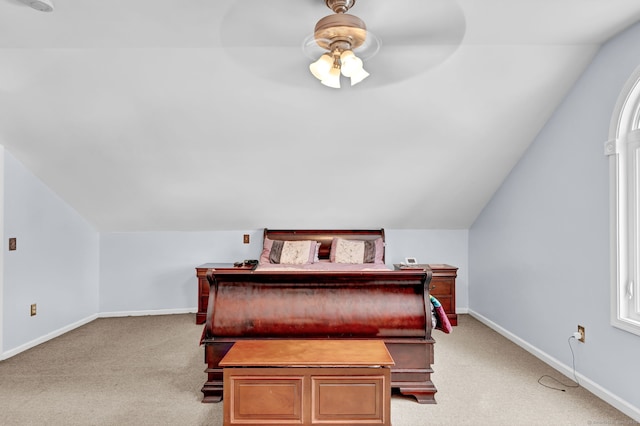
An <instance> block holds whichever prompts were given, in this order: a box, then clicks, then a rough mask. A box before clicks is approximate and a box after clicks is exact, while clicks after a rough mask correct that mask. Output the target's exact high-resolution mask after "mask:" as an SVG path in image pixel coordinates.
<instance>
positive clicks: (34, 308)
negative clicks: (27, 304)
mask: <svg viewBox="0 0 640 426" xmlns="http://www.w3.org/2000/svg"><path fill="white" fill-rule="evenodd" d="M36 312H37V311H36V304H35V303H34V304H33V305H31V316H34V315H35V314H36Z"/></svg>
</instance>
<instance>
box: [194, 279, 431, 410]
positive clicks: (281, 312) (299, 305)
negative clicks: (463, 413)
mask: <svg viewBox="0 0 640 426" xmlns="http://www.w3.org/2000/svg"><path fill="white" fill-rule="evenodd" d="M207 278H208V280H209V284H210V294H209V306H208V310H207V321H206V325H205V329H204V332H203V337H202V344H203V345H204V349H205V363H206V364H207V368H206V374H207V381H206V382H205V384H204V386H203V388H202V393H203V394H204V398H203V402H219V401H221V399H222V390H223V382H222V368H221V367H220V366H219V362H220V360H221V359H222V358H223V357H224V355H225V354H226V353H227V351H228V350H229V349H230V348H231V346H233V343H234V342H236V341H238V340H242V339H285V338H286V339H296V338H300V339H381V340H383V341H384V342H385V344H386V345H387V348H388V350H389V352H390V353H391V356H392V357H393V359H394V361H395V365H394V366H393V367H392V368H391V386H392V388H396V389H397V390H398V391H399V392H401V393H403V394H405V395H413V396H415V397H416V399H417V400H418V402H420V403H435V397H434V395H435V393H436V388H435V386H434V385H433V382H432V381H431V373H432V368H431V366H432V364H433V361H434V360H433V344H434V341H433V339H432V338H431V330H432V324H431V315H430V302H429V293H428V286H429V282H430V280H431V273H430V271H424V270H402V271H367V272H324V271H306V272H291V271H283V272H273V271H271V272H268V271H262V272H261V271H252V272H247V271H219V270H218V271H216V270H210V271H208V273H207Z"/></svg>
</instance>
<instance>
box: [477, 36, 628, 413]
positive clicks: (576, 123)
mask: <svg viewBox="0 0 640 426" xmlns="http://www.w3.org/2000/svg"><path fill="white" fill-rule="evenodd" d="M638 46H640V25H636V26H634V27H632V28H631V29H629V30H628V31H626V32H624V33H623V34H621V35H620V36H618V37H616V38H614V39H612V40H610V42H609V43H607V44H606V45H605V46H603V48H602V49H601V50H600V52H599V53H598V55H597V56H596V57H595V58H594V61H593V63H592V64H591V65H590V67H589V68H588V69H587V70H586V71H585V73H584V74H583V76H582V77H581V78H580V79H579V80H578V81H577V83H576V85H575V87H574V88H573V89H572V91H571V92H570V93H569V94H568V96H567V98H566V99H565V101H564V102H563V103H562V104H561V106H560V107H559V108H558V110H557V111H556V113H555V114H554V116H553V117H552V118H551V119H550V120H549V122H548V123H547V124H546V126H545V127H544V129H543V130H542V131H541V132H540V134H539V135H538V137H537V139H536V140H535V142H534V143H533V144H532V145H531V147H530V148H529V149H528V151H527V152H526V154H525V155H524V156H523V158H522V159H521V161H520V162H519V164H518V165H517V166H516V167H515V168H514V169H513V170H512V172H511V174H510V176H509V177H508V178H507V179H506V180H505V182H504V183H503V185H502V187H501V188H500V189H499V190H498V191H497V193H496V194H495V196H494V197H493V199H492V200H491V201H490V202H489V204H488V205H487V206H486V207H485V209H484V210H483V212H482V213H481V214H480V216H479V217H478V219H477V220H476V222H475V223H474V224H473V226H472V227H471V229H470V232H469V270H470V277H469V281H470V292H469V308H470V312H472V313H476V314H478V315H479V316H480V317H482V318H483V319H485V320H486V321H488V322H490V323H492V324H493V325H494V326H496V327H498V328H500V329H502V330H503V331H504V332H506V333H507V334H509V335H511V336H512V337H513V338H514V339H515V340H520V341H521V343H523V344H525V345H530V346H531V348H533V349H534V350H535V351H539V353H540V354H544V356H547V357H549V358H550V359H555V360H557V361H559V363H560V364H564V365H565V366H571V363H572V359H571V352H570V348H569V347H568V342H567V339H568V337H569V336H571V334H572V333H573V332H574V331H576V327H577V325H578V324H581V325H583V326H585V327H586V343H584V344H576V343H577V342H576V343H573V347H574V349H575V359H576V369H577V371H578V373H579V374H580V375H581V377H583V378H584V380H585V382H586V383H587V384H589V385H590V386H591V387H592V390H594V389H595V391H598V392H602V393H604V394H606V395H609V396H610V397H611V398H612V399H613V400H617V399H619V400H620V401H619V402H620V406H619V408H620V407H622V408H626V409H627V411H626V412H627V413H628V414H629V412H631V413H633V414H634V415H635V416H639V415H640V408H639V407H640V392H638V383H640V367H639V366H638V354H640V337H639V336H635V335H632V334H630V333H626V332H624V331H620V330H618V329H616V328H614V327H612V326H611V325H610V324H609V315H610V311H609V309H610V308H609V306H610V302H609V300H610V299H609V291H610V283H609V276H610V275H609V267H610V266H609V167H608V164H609V163H608V158H607V157H605V156H604V154H603V153H604V148H603V146H604V141H605V140H607V138H608V132H609V123H610V119H611V115H612V113H613V110H614V106H615V103H616V100H617V97H618V95H619V94H620V91H621V89H622V87H623V86H624V84H625V82H626V80H627V79H628V78H629V76H630V75H631V74H632V72H633V71H634V69H635V68H636V67H637V66H638V65H639V64H640V55H639V54H638ZM523 84H526V82H524V81H523ZM523 101H526V100H523Z"/></svg>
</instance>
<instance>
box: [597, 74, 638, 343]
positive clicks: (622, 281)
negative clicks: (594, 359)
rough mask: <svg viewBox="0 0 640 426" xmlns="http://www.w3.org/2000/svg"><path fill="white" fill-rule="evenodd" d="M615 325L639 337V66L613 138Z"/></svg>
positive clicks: (621, 101) (615, 119) (623, 97)
mask: <svg viewBox="0 0 640 426" xmlns="http://www.w3.org/2000/svg"><path fill="white" fill-rule="evenodd" d="M605 155H608V156H609V170H610V172H609V181H610V194H611V195H610V206H611V210H610V218H611V224H610V226H611V228H610V238H611V250H610V252H611V256H610V262H611V324H612V325H613V326H615V327H618V328H620V329H622V330H625V331H628V332H630V333H634V334H637V335H640V187H638V186H639V185H638V179H639V178H640V67H639V68H637V69H636V70H635V72H634V73H633V74H632V76H631V77H630V78H629V80H628V81H627V83H626V84H625V87H624V88H623V90H622V92H621V93H620V96H619V97H618V102H617V103H616V108H615V110H614V112H613V116H612V118H611V125H610V128H609V140H608V141H607V142H605Z"/></svg>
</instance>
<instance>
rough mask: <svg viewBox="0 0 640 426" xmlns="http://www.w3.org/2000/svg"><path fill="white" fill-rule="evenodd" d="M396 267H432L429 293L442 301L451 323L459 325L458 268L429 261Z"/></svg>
mask: <svg viewBox="0 0 640 426" xmlns="http://www.w3.org/2000/svg"><path fill="white" fill-rule="evenodd" d="M393 266H394V267H395V268H396V269H415V268H424V269H427V268H429V269H431V272H432V274H433V275H432V277H431V285H430V286H429V293H430V294H431V295H433V297H435V298H436V299H438V300H439V301H440V303H441V304H442V307H443V308H444V311H445V312H446V313H447V317H448V318H449V322H450V323H451V325H458V315H457V314H456V277H457V276H458V268H457V267H455V266H451V265H446V264H441V263H429V264H420V265H412V266H405V265H400V264H394V265H393Z"/></svg>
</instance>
